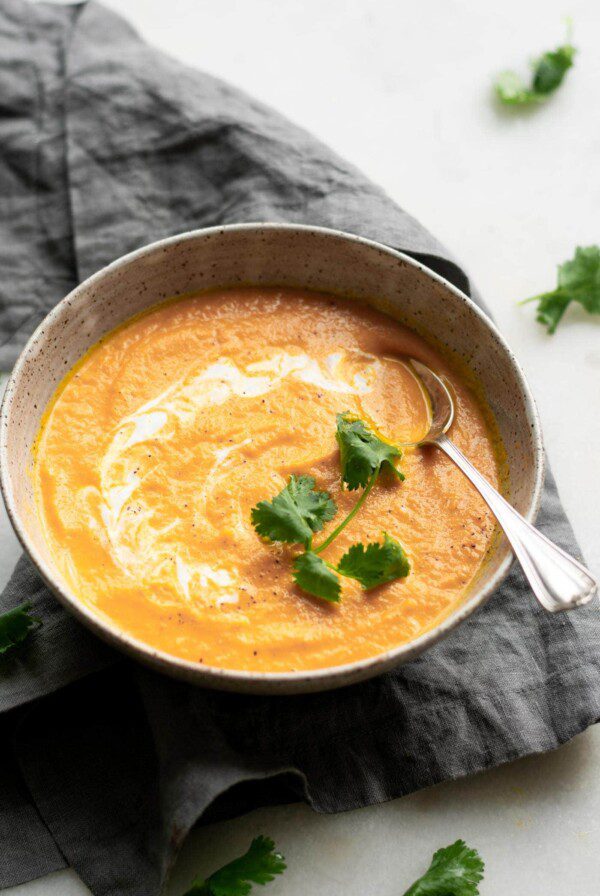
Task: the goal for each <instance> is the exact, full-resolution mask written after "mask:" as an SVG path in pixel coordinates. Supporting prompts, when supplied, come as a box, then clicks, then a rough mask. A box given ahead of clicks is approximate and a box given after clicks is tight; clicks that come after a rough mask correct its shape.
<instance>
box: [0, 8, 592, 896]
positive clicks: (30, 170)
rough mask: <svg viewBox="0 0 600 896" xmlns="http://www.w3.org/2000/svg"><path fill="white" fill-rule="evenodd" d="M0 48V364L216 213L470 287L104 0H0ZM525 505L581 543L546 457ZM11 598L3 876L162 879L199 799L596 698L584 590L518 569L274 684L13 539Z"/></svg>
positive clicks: (415, 759)
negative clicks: (541, 481)
mask: <svg viewBox="0 0 600 896" xmlns="http://www.w3.org/2000/svg"><path fill="white" fill-rule="evenodd" d="M0 60H1V66H2V69H1V71H0V84H1V89H0V95H1V97H2V117H1V118H0V147H1V153H0V195H1V196H2V202H1V204H0V215H1V219H0V270H1V271H2V277H1V280H0V329H1V331H2V337H3V341H2V347H1V359H0V364H1V366H2V369H4V370H8V369H10V366H11V365H12V363H13V362H14V360H15V358H16V356H17V354H18V351H19V349H20V348H21V346H22V345H23V342H24V340H25V339H26V337H27V336H28V334H29V333H30V332H31V330H32V329H33V327H34V326H35V325H36V324H37V323H38V322H39V320H40V319H41V317H42V316H43V315H44V314H45V313H46V312H47V311H48V309H49V308H50V307H51V306H52V305H53V303H55V302H56V301H57V300H58V299H60V298H61V297H62V296H63V295H64V294H65V293H66V292H67V291H68V290H69V289H71V288H72V287H73V286H75V284H76V283H77V282H79V281H80V280H81V279H82V278H84V277H87V276H88V275H89V274H91V273H92V272H93V271H95V270H96V269H98V268H99V267H101V266H102V265H104V264H106V263H107V262H109V261H111V260H112V259H113V258H115V257H117V256H119V255H122V254H123V253H124V252H128V251H129V250H131V249H134V248H135V247H137V246H141V245H142V244H144V243H148V242H151V241H152V240H155V239H158V238H160V237H164V236H167V235H169V234H172V233H176V232H178V231H183V230H188V229H192V228H197V227H203V226H205V225H210V224H217V223H227V222H234V221H266V220H271V221H296V222H305V223H314V224H322V225H329V226H333V227H336V228H340V229H343V230H348V231H352V232H354V233H359V234H361V235H363V236H366V237H373V238H375V239H378V240H380V241H382V242H385V243H388V244H389V245H391V246H394V247H397V248H400V249H402V250H404V251H405V252H409V253H410V254H411V255H413V256H415V257H417V258H419V259H420V260H421V261H423V262H424V263H425V264H427V265H429V266H430V267H431V268H433V269H434V270H436V271H438V272H439V273H440V274H442V275H443V276H445V277H447V278H448V279H449V280H451V281H452V282H453V283H455V284H456V285H457V286H459V287H460V288H461V289H463V290H468V289H469V284H468V281H467V278H466V277H465V275H464V274H463V273H462V271H461V270H460V268H459V267H458V266H457V265H456V264H455V263H454V262H453V261H452V260H451V259H450V258H449V257H448V254H447V253H446V252H445V251H444V249H443V248H442V247H441V246H439V245H438V244H437V242H436V241H435V240H434V239H433V238H432V237H431V236H430V235H429V234H428V233H427V232H426V231H425V230H424V229H423V228H422V227H421V226H420V225H419V224H418V223H417V222H416V221H414V220H413V219H411V218H410V217H409V216H408V215H407V214H406V213H405V212H403V211H402V210H401V209H399V208H398V207H397V206H395V205H394V204H393V203H392V202H391V201H390V200H389V199H387V198H386V196H385V195H384V194H383V193H381V192H380V191H379V190H378V189H377V188H375V187H374V186H373V185H372V184H370V183H369V182H368V181H366V180H365V179H364V177H362V176H361V174H360V173H359V172H357V171H354V170H352V169H351V168H350V167H349V166H348V165H347V164H346V163H345V162H343V161H342V160H340V159H339V158H337V157H336V156H335V155H333V154H332V153H331V152H330V151H329V150H328V149H327V148H326V147H324V146H321V145H319V144H318V143H317V142H316V141H315V140H313V139H312V138H311V137H310V136H308V135H307V134H305V133H304V132H302V131H300V130H298V129H297V128H295V127H294V126H293V125H291V124H289V123H288V122H287V121H285V120H284V119H283V118H281V117H279V116H278V115H276V114H274V113H273V112H271V111H269V110H268V109H265V108H264V107H263V106H261V105H260V104H258V103H256V102H254V101H253V100H252V99H250V98H248V97H246V96H244V95H243V94H242V93H240V92H238V91H237V90H234V89H232V88H231V87H229V86H227V85H226V84H223V83H221V82H220V81H217V80H215V79H213V78H210V77H208V76H206V75H202V74H198V73H196V72H194V71H191V70H189V69H187V68H185V67H183V66H181V65H179V64H177V63H176V62H174V61H172V60H171V59H169V58H167V57H165V56H162V55H161V54H160V53H158V52H156V51H154V50H152V49H149V48H148V47H147V46H145V45H144V43H142V42H141V41H140V40H139V39H138V38H137V37H136V35H135V34H134V33H133V31H132V30H131V29H130V28H129V27H128V26H127V25H126V24H125V23H124V22H123V21H122V20H121V19H120V18H118V17H117V16H115V15H114V14H112V13H110V12H108V11H107V10H105V9H103V8H102V7H101V6H99V5H97V4H96V3H93V2H91V3H89V4H87V5H83V6H78V7H64V6H54V5H47V6H46V5H41V4H40V5H38V4H36V5H29V4H27V3H24V2H21V0H3V2H2V4H1V5H0ZM475 298H476V301H479V300H478V299H477V297H475ZM539 521H540V525H541V528H542V529H543V530H544V531H546V532H547V533H548V535H550V536H551V537H552V538H553V539H555V540H556V541H558V542H559V543H560V544H562V545H564V547H565V548H567V550H569V551H571V552H574V553H578V551H577V545H576V544H575V542H574V540H573V535H572V533H571V530H570V528H569V524H568V522H567V520H566V519H565V516H564V513H563V511H562V509H561V506H560V503H559V499H558V496H557V493H556V488H555V486H554V483H553V481H552V478H551V477H550V476H549V477H548V481H547V484H546V489H545V493H544V501H543V506H542V511H541V514H540V517H539ZM24 599H29V600H31V601H32V603H33V604H34V607H35V613H36V615H38V616H40V617H41V618H42V619H43V622H44V624H43V626H42V627H41V628H40V629H39V630H38V631H36V633H35V634H34V635H33V636H32V637H30V638H29V639H28V641H27V642H26V643H25V644H24V645H23V647H22V649H19V650H18V651H15V652H14V653H13V654H12V655H7V657H6V658H5V660H3V661H2V663H1V665H0V728H1V734H2V736H1V737H0V751H1V752H2V754H3V755H2V757H1V759H2V761H0V842H1V843H2V849H1V850H0V886H2V887H6V886H10V885H13V884H17V883H19V882H21V881H25V880H28V879H30V878H33V877H35V876H38V875H41V874H44V873H46V872H49V871H52V870H54V869H57V868H61V867H64V866H65V865H66V864H70V865H72V866H74V867H75V868H76V869H77V871H78V872H79V874H80V875H81V877H82V878H83V880H84V881H85V882H86V883H87V885H88V886H89V888H90V889H91V890H92V892H93V893H94V894H97V896H108V894H111V896H117V894H118V896H154V894H158V893H159V892H160V889H161V885H162V882H163V880H164V878H165V875H166V874H167V873H168V870H169V866H170V864H171V863H172V861H173V858H174V855H175V853H176V851H177V848H178V846H179V844H180V843H181V842H182V840H183V839H184V838H185V836H186V834H187V832H188V830H189V829H190V827H191V826H192V825H193V824H195V823H196V822H197V821H198V820H199V819H200V818H202V819H203V820H206V819H211V818H217V817H220V818H222V817H226V816H231V815H233V814H235V813H239V812H241V811H244V810H247V809H248V808H251V807H253V806H258V805H260V804H265V803H268V802H276V801H284V800H286V801H291V800H297V799H305V800H306V801H307V802H308V803H310V805H311V806H313V807H314V808H315V809H316V810H317V811H319V812H337V811H341V810H344V809H351V808H354V807H357V806H364V805H366V804H368V803H375V802H378V801H380V800H386V799H391V798H393V797H397V796H400V795H401V794H406V793H409V792H410V791H412V790H415V789H416V788H419V787H425V786H427V785H429V784H434V783H435V782H437V781H441V780H443V779H447V778H456V777H457V776H460V775H466V774H468V773H471V772H476V771H479V770H480V769H485V768H489V767H490V766H493V765H496V764H498V763H501V762H505V761H506V760H509V759H514V758H515V757H517V756H522V755H524V754H526V753H534V752H537V751H541V750H549V749H551V748H553V747H556V746H557V745H558V744H560V743H562V742H563V741H565V740H567V739H568V738H570V737H572V736H573V735H574V734H576V733H577V732H579V731H581V730H582V729H583V728H585V727H586V726H587V725H589V724H591V723H592V722H594V721H596V720H597V718H598V717H599V716H600V668H599V661H598V654H597V645H598V643H599V641H600V619H599V616H598V612H597V608H596V607H589V608H585V609H582V610H579V611H577V612H576V613H573V614H571V615H568V616H549V615H547V614H545V613H544V612H543V611H542V610H541V609H540V608H539V607H538V606H537V605H536V603H535V602H534V600H533V598H532V596H531V595H530V593H529V591H528V589H527V588H526V586H525V585H524V582H523V581H522V579H521V577H520V575H519V573H518V572H517V571H513V572H512V574H511V575H510V577H509V578H508V580H507V581H506V582H505V584H504V585H503V586H502V588H501V589H500V590H499V591H498V593H497V594H496V595H495V597H494V598H493V599H492V600H491V601H490V602H489V603H488V604H487V605H486V606H485V607H484V608H483V609H481V610H480V611H479V612H478V613H476V614H475V616H474V617H472V618H471V619H470V620H469V621H468V622H467V623H466V624H464V625H462V626H461V627H460V628H459V629H458V630H457V631H455V632H454V633H453V634H452V635H451V636H450V637H449V638H447V639H446V640H445V641H444V642H442V643H441V644H438V645H437V646H436V647H435V648H433V649H432V650H430V651H429V652H428V653H427V654H426V655H424V656H423V657H421V658H420V659H418V660H417V661H415V662H413V663H410V664H409V665H407V666H404V667H403V668H400V669H398V670H396V671H394V672H392V673H391V674H388V675H385V676H382V677H380V678H377V679H374V680H372V681H369V682H366V683H365V684H361V685H358V686H355V687H351V688H347V689H343V690H339V691H337V692H333V693H325V694H317V695H312V696H299V697H288V698H285V697H278V698H271V697H248V696H237V695H227V694H219V693H215V692H209V691H203V690H200V689H195V688H193V687H190V686H187V685H185V684H179V683H176V682H173V681H171V680H169V679H167V678H164V677H161V676H160V675H158V674H154V673H151V672H149V671H147V670H145V669H142V668H140V667H138V666H136V665H135V664H134V663H132V662H129V661H126V660H124V659H123V658H122V657H120V656H119V655H117V654H115V653H113V652H112V651H111V650H109V649H108V648H107V647H105V646H104V645H103V644H101V643H100V642H99V641H97V640H96V639H95V638H94V637H93V636H92V635H91V634H89V633H88V632H87V631H86V630H84V629H82V628H81V627H80V626H79V625H78V623H76V622H75V621H74V620H73V619H72V618H71V617H70V616H69V615H68V614H67V613H66V612H65V611H64V610H63V609H62V608H61V607H60V606H59V605H58V604H57V603H56V602H55V601H54V600H53V598H52V596H51V595H50V594H49V592H48V591H47V590H46V588H45V587H44V585H43V584H42V582H41V581H40V580H39V578H38V577H37V575H36V573H35V571H34V570H33V568H32V566H31V564H30V563H29V562H28V561H27V560H26V559H22V560H21V561H20V563H19V565H18V566H17V569H16V571H15V573H14V576H13V578H12V580H11V582H10V584H9V585H8V587H7V588H6V590H5V591H4V593H3V594H2V596H1V598H0V609H2V610H4V609H8V608H9V607H11V606H14V605H16V604H17V603H20V602H22V601H23V600H24Z"/></svg>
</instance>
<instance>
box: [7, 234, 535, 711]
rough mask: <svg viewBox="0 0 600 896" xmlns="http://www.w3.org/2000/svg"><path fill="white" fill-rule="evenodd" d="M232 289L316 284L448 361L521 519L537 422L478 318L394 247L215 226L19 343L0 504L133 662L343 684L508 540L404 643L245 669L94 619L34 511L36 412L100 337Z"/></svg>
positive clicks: (419, 645) (494, 570)
mask: <svg viewBox="0 0 600 896" xmlns="http://www.w3.org/2000/svg"><path fill="white" fill-rule="evenodd" d="M239 284H252V285H261V284H263V285H281V286H290V287H300V288H304V289H315V290H320V291H326V292H333V293H336V294H339V295H344V296H347V297H349V298H354V299H357V300H362V301H366V302H368V303H370V304H371V305H373V306H375V307H376V308H378V309H380V310H381V311H383V312H385V313H387V314H389V315H391V316H393V317H394V318H396V319H397V320H399V321H400V322H401V323H403V324H406V325H408V326H409V327H412V328H413V329H415V330H417V331H418V332H419V333H420V334H421V335H423V336H424V337H425V338H426V339H430V340H432V341H433V342H434V343H435V344H436V345H437V346H438V347H439V348H441V349H442V351H446V352H447V353H448V355H449V357H450V360H452V357H454V359H455V361H456V362H458V363H460V364H461V365H463V366H464V368H465V369H467V370H468V371H470V373H471V374H472V375H473V376H474V377H475V378H476V380H477V382H478V383H479V385H480V387H481V390H482V394H483V396H484V397H485V401H486V402H487V404H488V405H489V407H490V409H491V410H492V412H493V414H494V417H495V419H496V422H497V425H498V429H499V431H500V435H501V438H502V441H503V446H504V449H505V452H506V461H507V470H508V476H507V478H506V482H505V493H506V496H507V497H508V498H509V500H510V501H511V502H512V503H513V504H514V506H515V507H516V508H517V509H518V510H519V511H520V512H521V513H522V514H524V516H526V517H527V518H529V519H532V518H533V517H534V516H535V513H536V512H537V507H538V503H539V498H540V491H541V484H542V477H543V450H542V442H541V435H540V429H539V422H538V417H537V413H536V410H535V406H534V404H533V401H532V398H531V395H530V393H529V390H528V388H527V385H526V383H525V381H524V379H523V376H522V373H521V371H520V369H519V366H518V364H517V363H516V361H515V359H514V358H513V356H512V354H511V353H510V351H509V349H508V347H507V346H506V344H505V343H504V341H503V340H502V338H501V337H500V336H499V334H498V332H497V331H496V330H495V328H494V327H493V325H492V324H491V323H490V321H489V319H488V318H486V317H485V316H484V315H483V314H482V313H481V312H480V311H479V310H478V309H477V307H476V306H475V305H474V304H473V303H472V302H471V301H470V300H469V299H468V298H467V297H466V296H465V295H463V294H462V293H460V292H459V291H458V290H457V289H455V288H454V287H453V286H451V285H450V284H449V283H447V282H446V281H444V280H443V279H442V278H440V277H438V276H436V275H435V274H433V273H432V272H431V271H429V270H428V269H426V268H424V267H422V266H421V265H419V264H418V263H416V262H415V261H413V260H411V259H409V258H408V257H406V256H403V255H402V254H400V253H398V252H395V251H393V250H390V249H387V248H385V247H383V246H381V245H378V244H376V243H373V242H369V241H367V240H363V239H360V238H358V237H354V236H350V235H347V234H343V233H339V232H337V231H331V230H325V229H320V228H311V227H303V226H295V225H280V224H272V225H268V224H266V225H265V224H256V225H253V224H246V225H233V226H229V227H224V228H212V229H208V230H201V231H195V232H192V233H188V234H183V235H181V236H177V237H172V238H170V239H167V240H163V241H161V242H159V243H154V244H153V245H151V246H148V247H146V248H143V249H140V250H138V251H136V252H133V253H131V254H130V255H127V256H125V257H124V258H122V259H119V260H118V261H116V262H114V263H113V264H111V265H109V266H108V267H107V268H104V269H103V270H102V271H100V272H99V273H97V274H95V275H94V276H92V277H91V278H89V279H88V280H86V281H85V282H84V283H82V284H81V285H80V286H79V287H78V288H77V289H75V290H74V291H73V292H72V293H70V295H68V296H67V297H66V298H65V299H63V301H62V302H60V303H59V304H58V305H57V306H56V308H55V309H54V310H53V311H52V312H51V313H50V314H49V315H48V317H47V318H46V319H45V320H44V321H43V322H42V324H41V325H40V327H39V328H38V330H37V331H36V332H35V333H34V335H33V336H32V338H31V340H30V341H29V343H28V344H27V346H26V347H25V349H24V351H23V353H22V355H21V357H20V359H19V361H18V362H17V365H16V367H15V369H14V371H13V374H12V376H11V378H10V380H9V383H8V386H7V390H6V393H5V398H4V402H3V406H2V415H1V421H0V466H1V471H2V490H3V494H4V498H5V502H6V505H7V509H8V512H9V515H10V518H11V521H12V523H13V526H14V527H15V530H16V532H17V534H18V536H19V538H20V540H21V542H22V544H23V546H24V547H25V549H26V550H27V552H28V553H29V555H30V556H31V558H32V559H33V561H34V563H35V564H36V566H37V568H38V570H39V572H40V573H41V575H42V577H43V578H44V580H45V581H46V583H47V584H48V585H49V587H50V588H51V589H52V590H53V591H54V593H55V594H56V596H57V597H58V599H59V600H61V601H62V602H63V603H64V604H65V605H66V606H67V608H68V609H69V610H70V611H71V612H73V613H75V615H76V616H77V617H78V618H79V619H80V620H81V621H82V622H83V623H84V624H86V625H88V626H89V627H91V628H92V629H93V630H94V631H95V632H96V633H97V634H98V635H100V636H101V637H103V638H104V639H106V640H108V641H109V642H110V643H112V644H113V645H114V646H116V647H118V648H120V649H122V650H124V651H126V652H128V653H129V654H132V655H133V656H135V657H136V658H137V659H139V660H141V661H144V662H147V663H149V664H151V665H153V666H155V667H157V668H159V669H161V670H162V671H164V672H166V673H168V674H171V675H175V676H178V677H182V678H185V679H187V680H189V681H192V682H195V683H198V684H201V685H206V686H211V687H217V688H222V689H227V690H237V691H248V692H257V693H294V692H307V691H314V690H320V689H325V688H331V687H337V686H340V685H345V684H351V683H353V682H355V681H358V680H361V679H364V678H367V677H370V676H372V675H375V674H379V673H381V672H383V671H385V670H386V669H389V668H391V667H392V666H394V665H396V664H398V663H401V662H405V661H407V660H410V659H412V658H413V657H415V656H417V655H418V654H419V653H421V652H422V651H423V650H425V649H426V648H427V647H429V646H431V645H432V644H434V643H435V642H436V641H437V640H439V638H441V637H442V636H444V635H445V634H447V633H448V632H449V631H450V630H451V629H452V628H453V627H454V626H456V625H457V624H458V623H459V622H460V621H461V620H462V619H464V618H465V617H466V616H468V615H469V614H470V613H471V612H472V611H473V610H474V609H475V608H476V607H477V606H479V605H480V604H481V603H483V602H484V601H485V600H486V599H487V598H488V597H489V595H490V594H491V593H492V592H493V590H494V589H495V588H496V587H497V586H498V584H499V583H500V582H501V580H502V578H503V576H504V575H505V574H506V572H507V570H508V566H509V564H510V559H511V555H510V550H509V547H508V544H507V542H506V540H505V539H504V538H498V539H497V540H496V541H495V543H494V546H493V548H492V550H491V551H490V554H489V557H488V558H487V560H486V562H485V563H484V564H483V566H482V568H481V572H480V573H479V575H478V576H477V578H476V580H475V581H474V582H473V583H472V584H471V586H470V590H469V592H468V593H467V595H466V596H465V599H464V602H463V603H462V604H461V606H460V607H459V608H458V609H457V610H456V611H455V612H454V613H453V614H452V615H450V616H449V617H447V618H446V619H444V620H443V621H442V622H441V623H440V624H439V625H438V626H437V627H436V628H434V629H433V630H431V631H428V632H427V633H425V634H424V635H422V636H421V637H419V638H418V639H416V640H415V641H412V642H410V643H409V644H405V645H402V646H400V647H398V648H396V649H394V650H391V651H388V652H387V653H385V654H382V655H378V656H375V657H373V658H370V659H367V660H362V661H360V662H357V663H353V664H350V665H346V666H336V667H331V668H327V669H319V670H315V671H312V672H296V673H285V674H280V673H277V674H275V673H273V674H270V673H252V672H242V671H239V672H238V671H231V670H223V669H217V668H210V667H207V666H204V665H199V664H195V663H191V662H187V661H184V660H180V659H177V658H175V657H172V656H169V655H166V654H164V653H160V652H158V651H156V650H154V649H153V648H151V647H149V646H148V645H146V644H143V643H141V642H139V641H136V640H135V639H134V638H131V637H130V636H128V635H127V634H126V633H124V632H121V631H120V630H118V629H117V628H116V627H115V626H113V625H111V624H110V623H109V622H107V621H106V620H104V619H101V618H99V617H97V616H96V615H95V614H94V613H93V611H92V610H91V609H90V608H88V607H87V606H85V605H84V604H82V603H81V602H80V601H79V600H78V599H77V597H76V596H75V595H74V594H73V593H72V592H71V591H70V590H69V587H68V586H67V584H66V583H65V582H64V581H63V579H62V577H61V575H60V573H59V571H58V570H57V568H56V566H55V564H54V562H53V560H52V557H51V556H50V554H49V551H48V547H47V544H46V541H45V538H44V533H43V530H42V525H41V522H40V518H39V516H38V514H37V512H36V508H35V501H34V495H33V480H32V476H31V465H32V449H33V446H34V442H35V438H36V435H37V432H38V429H39V426H40V422H41V418H42V415H43V412H44V409H45V407H46V405H47V403H48V401H49V399H50V398H51V397H52V394H53V392H54V390H55V388H56V386H57V385H58V384H59V382H60V381H61V380H62V379H63V377H64V375H65V374H66V373H67V371H68V370H69V369H70V368H71V367H72V366H73V364H75V362H76V361H77V360H78V359H79V358H80V357H81V356H82V355H83V354H84V353H85V352H86V351H87V349H89V348H90V346H92V345H93V344H94V343H96V342H97V341H98V340H99V339H100V338H101V337H102V336H104V335H105V334H106V333H108V332H110V331H111V330H112V329H114V328H115V327H116V326H118V325H119V324H121V323H123V322H124V321H126V320H127V319H128V318H130V317H132V316H133V315H135V314H137V313H138V312H141V311H143V310H144V309H146V308H148V307H150V306H152V305H154V304H156V303H158V302H161V301H162V300H164V299H167V298H170V297H172V296H177V295H185V294H188V293H190V292H194V291H196V290H205V289H211V288H216V287H227V286H236V285H239ZM475 460H476V459H475Z"/></svg>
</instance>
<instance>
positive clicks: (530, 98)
mask: <svg viewBox="0 0 600 896" xmlns="http://www.w3.org/2000/svg"><path fill="white" fill-rule="evenodd" d="M575 53H576V50H575V47H574V46H573V45H572V44H571V43H570V42H569V41H567V43H565V44H563V45H562V46H560V47H557V48H556V50H549V51H548V52H547V53H544V54H543V56H540V57H539V59H536V61H535V62H534V63H533V73H532V77H531V83H530V85H529V86H527V85H526V84H525V83H524V81H523V79H522V78H521V77H520V76H519V75H518V74H517V73H516V72H513V71H504V72H501V73H500V75H498V78H497V80H496V84H495V88H496V95H497V97H498V99H499V100H500V102H502V103H504V104H505V105H507V106H530V105H532V104H533V103H539V102H543V101H544V100H546V99H547V98H548V97H549V96H550V94H552V93H554V91H555V90H556V89H557V88H558V87H560V85H561V84H562V82H563V80H564V77H565V75H566V73H567V72H568V70H569V69H570V68H571V66H572V65H573V60H574V58H575Z"/></svg>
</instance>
